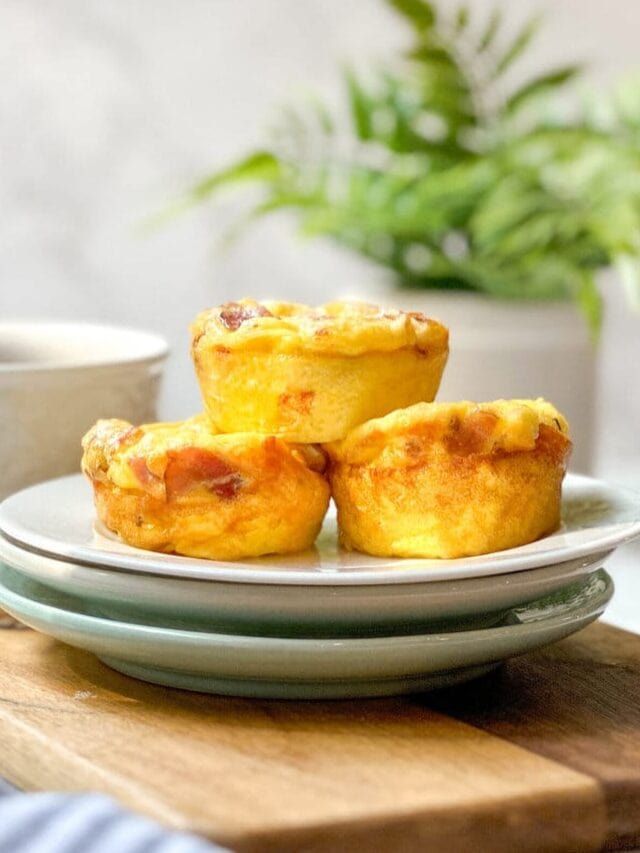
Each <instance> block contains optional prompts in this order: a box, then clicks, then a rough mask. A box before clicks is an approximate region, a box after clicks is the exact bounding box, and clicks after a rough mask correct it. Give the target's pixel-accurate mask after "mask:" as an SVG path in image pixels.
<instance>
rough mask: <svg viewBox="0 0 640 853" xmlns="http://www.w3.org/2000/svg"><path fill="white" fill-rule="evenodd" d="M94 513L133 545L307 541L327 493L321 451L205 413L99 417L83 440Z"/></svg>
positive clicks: (245, 548) (172, 548)
mask: <svg viewBox="0 0 640 853" xmlns="http://www.w3.org/2000/svg"><path fill="white" fill-rule="evenodd" d="M82 445H83V449H84V455H83V458H82V468H83V471H84V473H85V474H86V475H87V477H88V478H89V480H90V482H91V484H92V486H93V491H94V499H95V504H96V509H97V513H98V517H99V518H100V519H101V521H102V522H103V523H104V524H105V525H106V526H107V527H108V528H109V529H110V530H113V531H115V532H116V533H118V534H119V535H120V537H121V538H122V539H123V540H124V541H125V542H127V543H128V544H130V545H134V546H136V547H138V548H145V549H148V550H152V551H164V552H170V553H177V554H185V555H188V556H192V557H206V558H211V559H219V560H236V559H240V558H241V557H257V556H260V555H262V554H284V553H288V552H294V551H301V550H303V549H305V548H309V547H310V546H311V545H312V544H313V542H314V540H315V538H316V536H317V534H318V531H319V530H320V526H321V524H322V520H323V518H324V515H325V512H326V510H327V505H328V502H329V486H328V483H327V481H326V479H325V477H324V476H323V473H322V472H323V470H324V467H325V459H326V457H325V455H324V453H323V452H322V450H320V449H319V448H317V447H312V446H307V445H290V444H287V443H285V442H284V441H282V440H281V439H278V438H275V437H273V436H264V435H256V434H250V433H249V434H247V433H245V434H236V435H216V434H214V433H213V432H212V431H211V429H210V427H209V424H208V420H207V419H206V418H205V417H203V416H200V417H197V418H192V419H191V420H188V421H184V422H180V423H157V424H147V425H145V426H139V427H135V426H132V425H131V424H130V423H127V422H126V421H122V420H101V421H98V422H97V423H96V424H95V426H93V427H92V428H91V429H90V430H89V432H88V433H87V434H86V435H85V437H84V439H83V441H82Z"/></svg>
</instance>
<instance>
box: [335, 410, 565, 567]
mask: <svg viewBox="0 0 640 853" xmlns="http://www.w3.org/2000/svg"><path fill="white" fill-rule="evenodd" d="M568 433H569V430H568V425H567V422H566V420H565V419H564V417H563V416H562V415H561V414H560V413H559V412H558V411H557V410H556V409H555V408H554V407H553V406H552V405H551V404H550V403H547V402H545V401H544V400H497V401H495V402H492V403H469V402H459V403H421V404H418V405H416V406H411V407H410V408H407V409H404V410H402V411H397V412H393V413H392V414H390V415H387V416H386V417H384V418H380V419H377V420H372V421H369V422H368V423H366V424H363V425H361V426H360V427H357V428H356V429H354V430H353V431H352V432H351V433H350V434H349V435H348V436H347V438H346V439H345V440H343V441H341V442H336V443H333V444H330V445H328V446H326V447H325V449H326V450H327V452H328V453H329V457H330V467H329V479H330V482H331V487H332V493H333V498H334V500H335V502H336V505H337V507H338V523H339V529H340V537H341V542H342V544H343V545H344V546H345V547H346V548H350V549H351V548H353V549H356V550H358V551H364V552H366V553H368V554H374V555H376V556H383V557H391V556H393V557H427V558H429V557H430V558H454V557H466V556H473V555H477V554H486V553H489V552H491V551H501V550H503V549H505V548H513V547H515V546H517V545H524V544H525V543H527V542H532V541H533V540H535V539H538V538H539V537H541V536H544V535H545V534H547V533H550V532H552V531H553V530H555V529H556V528H557V527H558V525H559V523H560V493H561V487H562V480H563V477H564V474H565V470H566V463H567V459H568V456H569V453H570V451H571V441H570V440H569V434H568Z"/></svg>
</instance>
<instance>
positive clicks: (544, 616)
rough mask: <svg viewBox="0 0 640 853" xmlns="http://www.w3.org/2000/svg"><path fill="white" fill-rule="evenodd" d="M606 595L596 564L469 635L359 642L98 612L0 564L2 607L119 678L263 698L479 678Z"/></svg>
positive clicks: (607, 585)
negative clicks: (166, 623) (183, 626)
mask: <svg viewBox="0 0 640 853" xmlns="http://www.w3.org/2000/svg"><path fill="white" fill-rule="evenodd" d="M612 594H613V583H612V581H611V579H610V578H609V576H608V575H607V574H606V572H604V571H602V570H600V571H598V572H595V573H594V574H593V575H590V576H589V577H588V578H586V579H584V580H582V581H580V582H578V583H575V584H571V585H570V586H569V587H566V588H565V589H563V590H562V591H559V592H556V593H554V594H553V595H551V596H547V597H545V598H542V599H539V600H537V601H536V602H533V603H531V604H529V605H527V606H525V607H522V608H517V609H513V610H510V611H509V613H508V614H507V615H506V617H505V618H504V619H503V620H502V621H501V623H500V624H498V625H496V626H493V627H491V628H485V629H482V630H472V631H454V632H448V633H447V632H439V633H428V634H416V635H409V636H390V637H369V638H357V639H351V638H348V639H330V638H327V639H307V638H305V639H297V638H276V637H257V636H242V635H236V634H214V633H210V632H207V631H189V630H180V629H170V628H162V627H159V626H153V625H146V624H144V623H140V622H123V621H117V620H113V619H106V618H101V617H98V616H94V615H91V614H90V613H88V612H83V610H82V609H80V608H75V609H72V608H71V607H70V606H69V599H68V597H67V596H65V595H64V594H62V593H59V592H56V591H55V590H52V589H48V588H46V587H43V586H41V585H40V584H37V583H34V582H33V581H30V580H29V579H28V578H25V577H24V576H22V575H20V574H19V573H17V572H13V571H12V570H10V569H8V568H1V569H0V606H2V607H4V608H5V609H6V610H7V611H8V612H9V613H10V614H11V615H13V616H15V617H16V618H18V619H20V620H21V621H22V622H24V623H26V624H27V625H30V626H31V627H33V628H36V629H37V630H39V631H42V632H43V633H45V634H48V635H49V636H51V637H54V638H55V639H58V640H61V641H63V642H66V643H69V644H70V645H74V646H78V647H80V648H83V649H86V650H88V651H90V652H93V653H94V654H96V655H98V657H100V658H101V659H102V660H103V661H104V662H105V663H107V664H108V665H109V666H111V667H113V668H114V669H117V670H119V671H121V672H124V673H125V674H128V675H131V676H134V677H136V678H141V679H143V680H146V681H151V682H154V683H158V684H164V685H168V686H172V687H180V688H185V689H189V690H199V691H204V692H211V693H222V694H228V695H236V696H253V697H261V698H267V697H269V698H287V699H300V698H305V699H309V698H323V699H327V698H344V697H356V696H384V695H391V694H399V693H410V692H416V691H422V690H426V689H433V688H435V687H442V686H446V685H449V684H454V683H458V682H461V681H466V680H469V679H470V678H474V677H477V676H478V675H480V674H482V673H484V672H487V671H488V670H489V669H491V668H492V667H493V666H496V665H497V664H499V663H500V662H501V661H504V660H506V659H507V658H510V657H513V656H515V655H519V654H523V653H525V652H527V651H531V650H533V649H536V648H539V647H540V646H543V645H547V644H548V643H551V642H554V641H556V640H559V639H561V638H563V637H566V636H569V635H570V634H573V633H575V632H576V631H579V630H580V629H581V628H583V627H584V626H585V625H587V624H588V623H589V622H592V621H593V620H595V619H597V618H598V616H600V614H601V613H602V612H603V611H604V609H605V607H606V605H607V603H608V601H609V600H610V598H611V595H612Z"/></svg>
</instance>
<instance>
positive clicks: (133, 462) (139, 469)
mask: <svg viewBox="0 0 640 853" xmlns="http://www.w3.org/2000/svg"><path fill="white" fill-rule="evenodd" d="M129 468H131V470H132V471H133V473H134V475H135V477H136V479H137V480H138V482H139V483H140V485H141V487H142V488H143V489H144V491H145V492H149V494H151V495H153V497H155V498H163V497H164V495H165V489H164V483H163V482H162V480H161V479H160V477H157V476H156V475H155V474H154V473H153V471H150V470H149V466H148V465H147V460H146V459H145V458H144V456H131V457H130V458H129Z"/></svg>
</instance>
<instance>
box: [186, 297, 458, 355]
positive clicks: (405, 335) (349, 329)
mask: <svg viewBox="0 0 640 853" xmlns="http://www.w3.org/2000/svg"><path fill="white" fill-rule="evenodd" d="M448 337H449V335H448V331H447V329H446V328H445V327H444V326H443V325H442V324H441V323H439V322H438V321H437V320H433V319H431V318H429V317H427V316H426V315H424V314H421V313H419V312H415V311H412V312H406V311H399V310H397V309H389V310H387V309H383V308H380V307H378V306H377V305H370V304H368V303H365V302H331V303H328V304H326V305H321V306H319V307H317V308H310V307H308V306H306V305H299V304H297V303H293V302H275V301H264V302H256V301H255V300H253V299H241V300H240V301H239V302H228V303H226V304H225V305H220V306H218V307H216V308H210V309H209V310H207V311H203V312H202V313H201V314H199V315H198V317H196V319H195V321H194V323H193V324H192V326H191V340H192V347H193V348H194V350H197V349H198V348H200V347H211V348H213V349H230V350H241V349H253V350H255V349H268V350H277V351H283V352H295V351H312V352H319V353H327V354H334V355H360V354H362V353H364V352H376V351H382V352H387V351H393V350H397V349H402V348H404V347H415V348H417V349H419V350H421V351H424V352H438V351H442V350H446V349H447V347H448Z"/></svg>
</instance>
